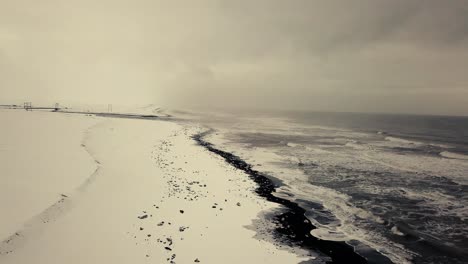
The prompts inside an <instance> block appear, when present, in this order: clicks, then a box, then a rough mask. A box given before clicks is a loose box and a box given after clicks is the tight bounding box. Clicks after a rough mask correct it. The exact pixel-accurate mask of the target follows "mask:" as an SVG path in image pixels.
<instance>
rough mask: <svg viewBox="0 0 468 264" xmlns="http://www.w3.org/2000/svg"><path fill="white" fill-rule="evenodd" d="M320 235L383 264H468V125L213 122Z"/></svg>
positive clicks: (323, 116) (288, 119) (295, 116)
mask: <svg viewBox="0 0 468 264" xmlns="http://www.w3.org/2000/svg"><path fill="white" fill-rule="evenodd" d="M204 122H205V123H206V124H207V125H208V126H210V127H212V128H214V129H215V132H214V133H212V134H211V136H209V137H208V138H207V139H208V141H210V142H212V143H213V144H215V145H216V146H217V147H219V148H221V149H223V150H225V151H229V152H232V153H234V154H236V155H238V156H239V157H240V158H242V159H244V160H246V161H247V162H248V163H250V164H252V165H253V166H254V168H255V169H256V170H259V171H261V172H264V173H266V174H268V175H269V176H271V177H274V178H276V179H279V180H280V181H282V183H283V184H282V185H281V187H280V188H279V189H278V190H277V192H276V193H275V195H277V196H281V197H283V198H287V199H290V200H293V201H295V202H296V203H298V204H300V205H301V206H302V207H303V208H304V209H306V211H307V213H306V216H307V217H308V218H309V219H310V221H311V222H312V223H313V224H314V225H315V226H316V227H318V228H317V229H314V230H313V231H312V235H314V236H316V237H318V238H321V239H324V240H335V241H346V242H347V243H349V244H350V245H353V246H354V247H355V249H356V251H357V252H359V253H360V254H361V255H363V256H365V257H366V258H368V259H369V262H379V258H378V257H377V258H375V256H376V254H380V255H382V256H385V257H387V258H388V259H390V260H391V261H392V262H394V263H468V256H467V252H468V118H466V117H449V116H416V115H387V114H358V113H315V112H276V113H261V114H258V113H257V114H243V115H236V116H222V115H220V116H217V117H216V118H213V117H211V118H204Z"/></svg>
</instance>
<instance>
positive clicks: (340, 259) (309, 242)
mask: <svg viewBox="0 0 468 264" xmlns="http://www.w3.org/2000/svg"><path fill="white" fill-rule="evenodd" d="M212 132H213V130H208V131H206V132H202V133H199V134H196V135H194V136H192V138H193V139H194V140H195V142H197V144H198V145H200V146H202V147H204V148H205V149H207V150H208V151H210V152H212V153H214V154H216V155H218V156H220V157H222V158H224V160H225V161H226V162H227V163H229V164H230V165H231V166H233V167H235V168H236V169H239V170H242V171H243V172H244V173H246V174H247V175H249V177H250V179H252V180H253V181H254V182H255V183H257V186H258V187H257V188H256V189H255V192H256V193H257V195H259V196H260V197H263V198H265V199H266V200H268V201H270V202H273V203H277V204H281V205H283V206H284V207H285V209H286V210H285V211H283V212H281V214H279V215H276V216H275V217H274V219H275V220H276V221H277V222H278V224H279V225H278V227H276V228H275V232H276V234H275V235H277V236H278V237H281V238H282V239H286V240H287V241H288V242H290V243H291V244H292V245H294V246H298V247H300V248H303V249H305V250H308V251H309V252H310V251H312V252H315V253H316V252H317V251H318V252H320V253H322V254H324V255H326V256H328V257H330V258H331V260H332V262H331V263H368V262H367V260H366V259H365V258H364V257H362V256H361V255H359V254H358V253H357V252H355V251H354V248H353V247H352V246H350V245H348V244H346V243H345V242H341V241H327V240H321V239H318V238H316V237H314V236H312V235H311V234H310V231H311V230H313V229H316V228H317V227H315V226H314V225H312V223H311V222H310V221H309V219H307V217H306V216H305V212H306V211H305V209H303V208H302V207H300V206H299V205H298V204H297V203H294V202H292V201H289V200H286V199H283V198H279V197H276V196H274V195H273V193H274V192H276V186H275V184H274V183H273V181H272V180H271V179H270V178H268V177H267V176H266V175H265V174H263V173H261V172H259V171H257V170H254V169H252V165H250V164H248V163H247V162H245V161H244V160H242V159H241V158H239V157H238V156H236V155H234V154H232V153H229V152H226V151H223V150H220V149H218V148H216V147H215V146H214V145H213V144H211V143H209V142H207V141H205V140H204V137H205V136H207V135H208V134H210V133H212ZM327 263H328V262H327Z"/></svg>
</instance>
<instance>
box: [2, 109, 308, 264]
mask: <svg viewBox="0 0 468 264" xmlns="http://www.w3.org/2000/svg"><path fill="white" fill-rule="evenodd" d="M0 113H1V115H2V122H3V123H4V124H5V126H6V127H9V129H10V130H11V131H12V135H15V133H14V132H15V129H16V130H19V129H21V125H16V124H17V123H18V121H17V120H22V121H21V122H19V123H21V124H22V125H23V126H24V125H26V126H27V125H28V124H29V123H30V122H34V121H33V120H35V119H37V118H38V116H42V117H43V118H45V119H46V120H49V121H50V124H51V130H50V131H48V132H46V133H40V134H32V135H34V136H33V138H32V139H31V140H30V141H29V145H28V149H30V150H38V152H39V154H41V152H44V149H38V147H37V146H36V145H35V143H34V142H37V143H39V142H47V140H45V139H44V138H46V139H47V138H48V139H49V140H55V141H57V142H62V141H61V140H62V137H64V138H63V141H64V142H66V141H70V138H67V137H66V136H64V133H63V131H64V130H65V129H66V128H70V126H71V124H76V123H77V122H78V123H80V122H81V124H83V125H82V126H81V127H80V128H79V129H77V130H78V131H79V132H80V133H81V134H83V133H85V134H86V137H85V140H84V141H83V142H81V140H82V139H81V138H76V137H75V139H74V140H73V142H72V144H74V146H75V147H73V149H77V150H79V151H82V152H83V149H85V150H87V151H88V152H89V154H91V156H92V158H91V160H89V157H88V160H89V161H88V162H91V163H89V166H91V167H92V168H93V170H91V172H89V173H86V174H85V175H83V173H80V175H81V183H80V184H78V183H77V184H72V185H73V186H69V190H68V191H63V187H62V186H58V188H56V189H53V190H51V191H50V193H51V194H54V195H55V197H58V201H55V202H53V201H50V199H49V202H48V206H42V208H43V209H41V210H42V211H40V210H39V213H38V209H37V208H36V209H33V208H28V206H27V205H25V207H24V208H23V210H22V212H28V210H29V212H28V213H27V214H26V215H29V217H23V218H18V219H11V220H10V221H13V222H14V223H15V225H14V226H16V229H15V231H12V230H13V229H12V228H10V230H9V231H8V230H5V231H4V232H3V233H2V234H6V233H7V232H9V233H10V234H11V236H5V235H4V236H3V237H2V238H1V239H2V242H1V243H0V253H1V254H0V262H1V263H31V262H34V263H59V262H62V263H63V262H65V263H97V262H99V263H108V262H113V263H139V262H144V263H146V262H148V261H152V262H154V261H156V262H157V263H194V262H201V263H221V262H222V263H239V262H248V263H265V262H268V263H299V262H301V261H307V260H310V259H313V258H314V257H315V256H314V255H313V254H311V252H308V251H307V250H302V249H300V248H296V247H295V246H288V245H284V244H281V243H278V242H275V239H274V237H273V234H272V233H271V231H272V230H273V229H275V228H276V226H275V225H274V224H273V223H271V222H269V221H268V220H266V219H265V217H263V216H264V215H266V214H269V213H271V212H272V211H274V210H282V207H281V206H280V205H278V204H275V203H272V202H269V201H267V200H265V199H263V198H261V197H259V196H258V195H257V194H256V193H255V189H256V188H257V186H256V184H255V183H254V182H253V181H251V180H249V175H247V174H246V173H245V172H243V171H241V170H238V169H235V168H233V167H232V166H231V165H229V164H227V163H226V162H225V160H224V159H223V158H221V157H219V156H216V155H214V154H213V153H212V152H210V151H208V150H206V149H204V148H202V147H200V146H199V145H197V144H195V142H194V140H193V138H192V137H193V136H194V135H196V134H198V133H200V132H201V131H202V130H201V128H196V127H193V126H187V125H183V124H178V123H174V122H166V121H159V120H151V121H148V120H135V119H123V118H122V119H120V118H119V119H110V118H104V117H95V116H82V115H80V116H77V115H72V114H63V113H45V112H28V113H26V112H25V111H14V110H13V111H12V110H7V111H3V110H2V111H1V112H0ZM14 120H16V121H14ZM38 126H39V127H40V126H41V124H38ZM90 127H92V128H90ZM16 133H18V131H16ZM2 143H3V142H2ZM61 144H62V143H57V148H59V147H60V146H61ZM17 147H19V146H15V143H14V142H13V143H12V144H11V146H9V148H10V149H11V148H17ZM67 147H68V146H67ZM8 151H9V150H8ZM8 151H5V150H3V151H2V152H3V154H4V155H3V156H2V157H3V159H4V160H2V162H3V163H4V164H7V163H12V164H14V163H21V162H26V163H24V164H23V166H24V167H28V166H29V163H31V162H32V160H21V161H19V160H18V159H20V158H21V156H14V155H13V156H11V155H10V156H9V155H8V154H5V153H8ZM32 152H34V151H32ZM57 152H58V153H59V154H60V153H62V152H63V149H61V150H59V151H58V150H57ZM82 154H83V153H82ZM41 157H42V159H47V157H48V156H47V155H42V156H41ZM53 158H54V159H55V160H52V161H51V163H49V164H48V166H45V167H44V168H43V169H44V170H43V171H41V172H40V173H41V174H46V173H47V170H49V169H50V168H51V164H64V162H65V161H66V160H60V155H56V156H54V157H53ZM66 158H68V157H67V155H63V159H66ZM8 159H9V160H8ZM28 162H29V163H28ZM72 163H74V164H75V166H76V167H80V166H82V165H83V164H82V163H80V162H78V160H72ZM63 166H64V167H63V168H62V169H63V170H61V171H60V172H57V175H58V176H60V177H59V179H60V180H61V181H63V182H64V183H69V182H68V179H67V176H68V173H69V172H73V171H68V170H69V169H70V168H71V167H69V166H71V165H69V164H68V163H65V164H64V165H63ZM96 166H97V167H98V169H96ZM18 168H19V166H18V167H13V168H11V170H10V171H9V177H10V179H12V181H15V177H19V176H18V175H15V173H16V171H15V169H18ZM93 171H94V173H93ZM65 172H66V173H65ZM31 175H32V174H31ZM31 175H30V176H29V177H33V176H31ZM90 175H92V177H91V178H89V177H90ZM39 176H42V175H39ZM28 180H29V179H26V181H25V182H23V183H22V184H24V185H28V184H29V183H28ZM83 182H85V183H86V188H81V187H79V186H82V185H83ZM51 184H52V183H49V182H47V179H46V178H42V180H41V181H40V186H28V187H29V188H30V189H34V188H35V187H36V188H42V186H48V185H51ZM21 187H24V186H21ZM24 196H30V200H34V199H37V198H39V197H40V196H41V194H27V193H15V192H13V193H11V192H10V193H9V200H10V201H11V202H9V203H7V204H3V205H2V208H1V210H2V212H7V215H8V210H11V208H12V207H14V205H15V204H16V202H17V201H16V200H21V199H22V197H24ZM44 204H47V203H43V205H44ZM19 219H23V220H19ZM2 224H3V223H2ZM18 225H22V226H23V227H18ZM2 226H3V225H2ZM259 234H262V236H263V237H262V238H261V239H259V238H258V236H259Z"/></svg>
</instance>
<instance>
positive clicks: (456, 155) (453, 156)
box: [439, 151, 468, 160]
mask: <svg viewBox="0 0 468 264" xmlns="http://www.w3.org/2000/svg"><path fill="white" fill-rule="evenodd" d="M439 155H440V156H442V157H445V158H449V159H458V160H468V155H463V154H459V153H454V152H450V151H442V152H441V153H439Z"/></svg>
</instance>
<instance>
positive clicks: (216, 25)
mask: <svg viewBox="0 0 468 264" xmlns="http://www.w3.org/2000/svg"><path fill="white" fill-rule="evenodd" d="M24 100H29V101H33V102H54V101H59V102H82V103H115V104H146V103H156V104H159V105H162V106H166V107H173V108H177V107H183V108H189V107H197V106H198V107H200V106H208V107H234V108H235V107H239V108H242V107H245V108H273V109H301V110H304V109H310V110H322V111H365V112H398V113H401V112H403V113H424V114H457V115H468V0H466V1H461V0H460V1H458V0H447V1H441V0H421V1H417V0H387V1H383V0H355V1H348V0H342V1H330V0H323V1H314V0H304V1H300V0H291V1H286V0H284V1H283V0H281V1H280V0H278V1H275V0H249V1H239V0H235V1H234V0H232V1H231V0H229V1H228V0H225V1H221V0H220V1H208V0H207V1H203V0H200V1H193V0H187V1H174V0H171V1H169V0H168V1H157V0H68V1H67V0H41V1H38V0H0V103H8V102H10V101H15V102H22V101H24Z"/></svg>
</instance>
